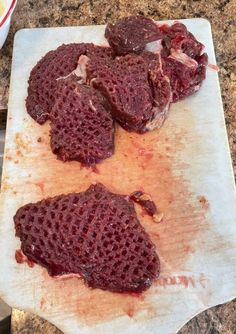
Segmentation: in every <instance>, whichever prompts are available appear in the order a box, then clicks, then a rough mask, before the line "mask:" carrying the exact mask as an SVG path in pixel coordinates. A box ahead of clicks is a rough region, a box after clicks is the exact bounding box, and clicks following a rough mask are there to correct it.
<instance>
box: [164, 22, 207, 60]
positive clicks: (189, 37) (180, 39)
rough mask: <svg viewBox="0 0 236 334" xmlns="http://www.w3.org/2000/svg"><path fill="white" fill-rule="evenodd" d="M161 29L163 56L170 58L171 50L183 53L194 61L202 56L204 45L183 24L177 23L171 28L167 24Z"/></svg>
mask: <svg viewBox="0 0 236 334" xmlns="http://www.w3.org/2000/svg"><path fill="white" fill-rule="evenodd" d="M160 29H161V31H162V33H163V39H162V45H163V50H162V55H163V56H165V57H166V56H169V55H170V51H171V49H174V50H179V51H182V52H184V53H185V54H186V55H188V56H189V57H191V58H193V59H195V58H196V57H197V56H200V55H201V54H202V51H203V49H204V45H203V44H202V43H200V42H198V41H197V40H196V38H195V37H194V36H193V34H192V33H191V32H189V31H188V30H187V28H186V26H185V25H184V24H183V23H180V22H176V23H174V24H173V25H171V26H168V25H167V24H165V25H162V26H161V27H160Z"/></svg>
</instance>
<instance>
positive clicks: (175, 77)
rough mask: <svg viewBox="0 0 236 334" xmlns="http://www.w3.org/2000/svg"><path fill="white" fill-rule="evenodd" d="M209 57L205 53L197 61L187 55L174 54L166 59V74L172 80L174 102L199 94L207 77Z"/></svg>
mask: <svg viewBox="0 0 236 334" xmlns="http://www.w3.org/2000/svg"><path fill="white" fill-rule="evenodd" d="M207 63H208V57H207V55H206V54H205V53H204V54H203V55H201V56H198V57H196V60H194V59H192V58H190V57H188V56H187V55H185V54H182V55H181V54H179V53H177V52H175V51H174V52H172V54H171V55H170V56H168V57H166V58H165V59H164V64H165V65H164V72H165V74H166V75H167V76H168V77H169V79H170V84H171V89H172V94H173V97H172V101H173V102H177V101H179V100H181V99H183V98H185V97H187V96H189V95H191V94H193V93H195V92H197V91H198V90H199V89H200V87H201V84H202V82H203V80H204V79H205V77H206V66H207Z"/></svg>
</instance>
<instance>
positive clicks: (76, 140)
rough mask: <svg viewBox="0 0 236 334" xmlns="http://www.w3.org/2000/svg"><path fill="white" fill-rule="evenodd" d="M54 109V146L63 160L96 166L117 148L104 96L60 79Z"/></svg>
mask: <svg viewBox="0 0 236 334" xmlns="http://www.w3.org/2000/svg"><path fill="white" fill-rule="evenodd" d="M54 95H55V104H54V106H53V108H52V111H51V115H50V118H51V132H50V133H51V148H52V151H53V153H55V154H57V156H58V158H60V159H62V160H63V161H67V160H77V161H80V162H81V163H83V164H85V165H93V164H96V163H98V162H99V161H101V160H103V159H105V158H108V157H110V156H111V155H112V154H113V151H114V122H113V119H112V116H111V114H110V112H109V110H108V108H106V107H105V101H104V98H103V97H102V96H101V95H100V94H99V93H98V92H97V91H96V90H95V89H93V88H91V87H88V86H84V85H81V84H79V83H77V82H76V81H75V80H73V79H63V80H59V81H58V88H57V90H56V91H55V93H54Z"/></svg>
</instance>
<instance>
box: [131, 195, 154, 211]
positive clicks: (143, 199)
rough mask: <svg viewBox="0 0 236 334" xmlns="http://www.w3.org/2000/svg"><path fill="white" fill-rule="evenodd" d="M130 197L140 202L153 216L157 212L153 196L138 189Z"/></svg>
mask: <svg viewBox="0 0 236 334" xmlns="http://www.w3.org/2000/svg"><path fill="white" fill-rule="evenodd" d="M130 199H132V200H133V201H134V202H136V203H138V204H140V205H141V206H142V207H143V208H144V209H145V211H146V212H147V213H148V214H149V215H150V216H153V215H155V214H156V213H157V207H156V204H155V203H154V202H153V200H152V198H151V196H149V195H148V194H145V193H144V192H143V191H141V190H138V191H135V192H133V193H132V194H131V195H130Z"/></svg>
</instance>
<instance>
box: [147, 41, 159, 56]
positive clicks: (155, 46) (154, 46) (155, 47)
mask: <svg viewBox="0 0 236 334" xmlns="http://www.w3.org/2000/svg"><path fill="white" fill-rule="evenodd" d="M162 49H163V46H162V39H158V40H156V41H153V42H150V43H147V44H146V46H145V51H149V52H153V53H160V52H161V50H162Z"/></svg>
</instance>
